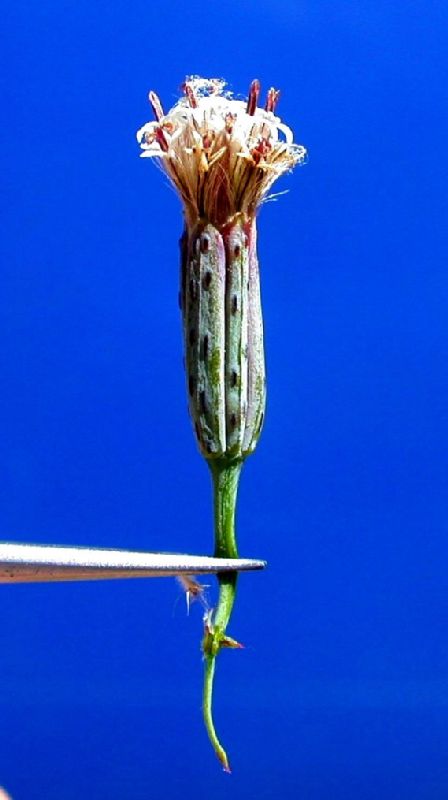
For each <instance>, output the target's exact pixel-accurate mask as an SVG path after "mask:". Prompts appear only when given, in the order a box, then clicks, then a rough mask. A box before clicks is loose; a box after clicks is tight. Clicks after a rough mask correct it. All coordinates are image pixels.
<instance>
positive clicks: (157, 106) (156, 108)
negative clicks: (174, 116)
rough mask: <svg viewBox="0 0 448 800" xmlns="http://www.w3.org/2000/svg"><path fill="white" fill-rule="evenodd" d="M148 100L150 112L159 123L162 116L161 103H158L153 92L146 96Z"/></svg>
mask: <svg viewBox="0 0 448 800" xmlns="http://www.w3.org/2000/svg"><path fill="white" fill-rule="evenodd" d="M148 100H149V102H150V105H151V108H152V110H153V111H154V116H155V118H156V120H157V122H160V120H161V119H162V117H163V116H164V114H163V108H162V103H161V102H160V100H159V98H158V96H157V95H156V93H155V92H150V93H149V94H148Z"/></svg>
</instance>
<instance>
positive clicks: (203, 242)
mask: <svg viewBox="0 0 448 800" xmlns="http://www.w3.org/2000/svg"><path fill="white" fill-rule="evenodd" d="M209 244H210V239H209V237H208V236H207V234H206V233H203V234H202V236H201V244H200V248H201V253H208V246H209Z"/></svg>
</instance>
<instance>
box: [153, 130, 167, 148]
mask: <svg viewBox="0 0 448 800" xmlns="http://www.w3.org/2000/svg"><path fill="white" fill-rule="evenodd" d="M155 134H156V141H157V144H158V145H159V147H160V149H161V150H163V152H164V153H167V152H168V150H169V145H168V142H167V140H166V137H165V134H164V132H163V130H162V128H156V130H155Z"/></svg>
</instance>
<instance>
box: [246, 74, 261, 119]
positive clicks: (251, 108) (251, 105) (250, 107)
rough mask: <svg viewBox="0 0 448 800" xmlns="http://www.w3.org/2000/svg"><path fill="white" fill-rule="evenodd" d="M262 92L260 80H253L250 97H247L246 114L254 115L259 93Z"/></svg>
mask: <svg viewBox="0 0 448 800" xmlns="http://www.w3.org/2000/svg"><path fill="white" fill-rule="evenodd" d="M259 94H260V81H258V80H257V79H255V80H254V81H252V83H251V85H250V88H249V97H248V99H247V108H246V114H249V116H250V117H253V115H254V114H255V111H256V109H257V102H258V95H259Z"/></svg>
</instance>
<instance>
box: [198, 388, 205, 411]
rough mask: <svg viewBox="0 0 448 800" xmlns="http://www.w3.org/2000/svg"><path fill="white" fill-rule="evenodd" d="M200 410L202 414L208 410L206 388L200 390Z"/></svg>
mask: <svg viewBox="0 0 448 800" xmlns="http://www.w3.org/2000/svg"><path fill="white" fill-rule="evenodd" d="M199 410H200V412H201V414H205V412H206V411H207V404H206V402H205V392H204V390H202V392H199Z"/></svg>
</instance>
